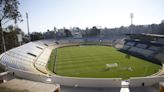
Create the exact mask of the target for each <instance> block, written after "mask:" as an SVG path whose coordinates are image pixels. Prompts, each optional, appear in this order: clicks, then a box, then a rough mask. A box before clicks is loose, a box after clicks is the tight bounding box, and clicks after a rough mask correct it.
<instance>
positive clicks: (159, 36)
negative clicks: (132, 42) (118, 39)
mask: <svg viewBox="0 0 164 92" xmlns="http://www.w3.org/2000/svg"><path fill="white" fill-rule="evenodd" d="M126 35H128V36H133V35H135V36H136V35H138V36H147V37H156V38H164V35H159V34H145V33H141V34H126Z"/></svg>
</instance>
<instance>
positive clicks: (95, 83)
mask: <svg viewBox="0 0 164 92" xmlns="http://www.w3.org/2000/svg"><path fill="white" fill-rule="evenodd" d="M52 81H54V82H55V83H58V84H60V85H65V86H74V87H121V81H122V80H121V78H77V77H63V76H58V75H55V76H52Z"/></svg>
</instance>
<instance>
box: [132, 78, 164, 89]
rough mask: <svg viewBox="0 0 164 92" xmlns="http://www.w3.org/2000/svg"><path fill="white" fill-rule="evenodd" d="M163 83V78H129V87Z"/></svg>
mask: <svg viewBox="0 0 164 92" xmlns="http://www.w3.org/2000/svg"><path fill="white" fill-rule="evenodd" d="M161 81H164V76H153V77H138V78H137V77H136V78H130V87H141V86H143V83H144V86H152V85H154V84H157V83H159V82H161Z"/></svg>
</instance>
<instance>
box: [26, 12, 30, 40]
mask: <svg viewBox="0 0 164 92" xmlns="http://www.w3.org/2000/svg"><path fill="white" fill-rule="evenodd" d="M26 20H27V31H28V37H29V40H30V41H31V37H30V31H29V22H28V13H27V12H26Z"/></svg>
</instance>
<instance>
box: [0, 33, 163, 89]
mask: <svg viewBox="0 0 164 92" xmlns="http://www.w3.org/2000/svg"><path fill="white" fill-rule="evenodd" d="M163 46H164V36H163V35H155V34H126V37H121V38H120V37H115V38H98V37H97V38H67V39H58V40H53V39H51V40H39V41H34V42H29V43H26V44H24V45H22V46H19V47H16V48H13V49H11V50H8V51H7V52H5V53H3V54H1V55H0V64H1V67H3V69H4V71H5V72H3V73H1V74H0V76H1V78H0V79H1V82H3V83H2V84H1V85H0V86H2V87H3V86H5V87H8V86H10V85H17V86H12V87H13V88H15V89H25V88H27V89H28V90H30V91H31V92H34V89H37V90H38V92H60V91H62V92H82V91H85V92H100V91H101V92H159V90H164V89H163V88H162V86H161V85H163V84H162V82H163V81H164V76H163V74H164V70H163V62H164V61H163V60H164V58H163V56H164V52H163ZM24 83H28V84H29V85H26V86H23V84H24ZM36 84H37V85H36ZM31 85H33V87H31ZM41 85H44V88H42V87H41ZM160 86H161V87H160ZM125 89H126V91H123V90H125ZM35 92H36V91H35Z"/></svg>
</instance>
